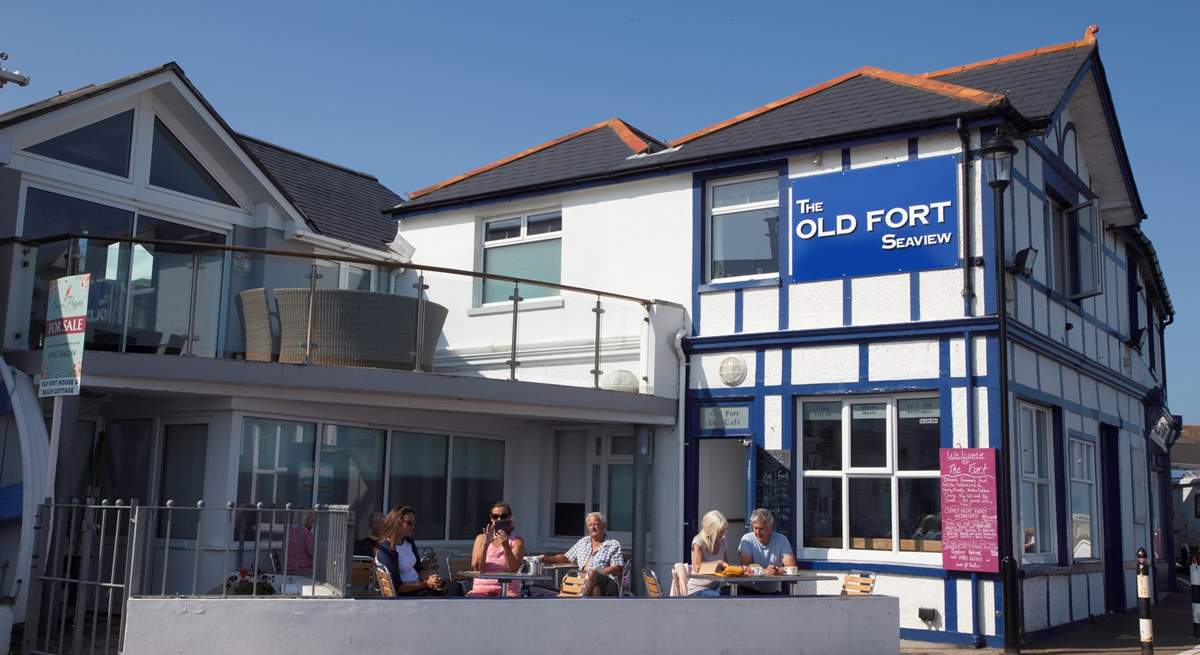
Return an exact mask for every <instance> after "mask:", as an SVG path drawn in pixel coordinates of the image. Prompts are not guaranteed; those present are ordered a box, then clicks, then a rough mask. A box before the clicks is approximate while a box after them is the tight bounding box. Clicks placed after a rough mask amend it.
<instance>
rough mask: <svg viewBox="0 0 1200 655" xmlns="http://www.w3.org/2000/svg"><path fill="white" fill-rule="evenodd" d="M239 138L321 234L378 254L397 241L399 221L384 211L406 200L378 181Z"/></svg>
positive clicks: (315, 159) (252, 140)
mask: <svg viewBox="0 0 1200 655" xmlns="http://www.w3.org/2000/svg"><path fill="white" fill-rule="evenodd" d="M237 136H238V138H239V140H240V141H241V143H242V145H243V146H245V148H246V150H247V151H249V152H250V154H252V155H253V156H254V158H255V159H256V160H257V161H258V163H259V164H260V165H261V166H262V167H263V168H264V169H265V170H266V171H267V172H268V173H269V174H270V176H271V177H272V178H274V180H275V182H276V183H277V184H278V185H279V186H281V187H282V189H283V190H284V191H285V192H286V193H287V195H288V196H290V197H291V200H292V203H293V204H294V205H296V208H297V209H299V210H300V212H301V213H302V214H304V218H305V219H306V220H307V221H308V223H309V224H310V225H311V226H312V227H313V229H314V230H316V231H317V232H319V233H321V234H322V235H324V236H328V237H333V238H335V239H342V240H343V241H349V242H351V243H357V244H360V245H364V246H369V247H372V248H377V249H384V248H385V247H386V245H387V244H388V243H390V242H391V241H392V239H394V238H395V237H396V222H395V221H393V220H392V219H390V218H388V217H386V216H384V215H383V211H384V210H386V209H391V208H392V207H395V206H396V205H397V204H400V202H402V201H401V198H400V196H398V195H396V194H395V193H393V192H392V190H391V189H389V188H387V187H385V186H384V185H383V184H382V183H380V182H379V180H378V179H377V178H375V177H374V176H372V175H368V174H366V173H362V172H359V171H356V170H352V169H349V168H345V167H343V166H338V165H337V164H331V163H329V162H326V161H323V160H320V159H317V158H315V157H310V156H309V155H305V154H302V153H299V152H296V151H294V150H288V149H287V148H283V147H280V146H277V145H275V144H273V143H267V142H266V141H261V140H259V139H255V138H254V137H250V136H246V135H244V134H239V135H237Z"/></svg>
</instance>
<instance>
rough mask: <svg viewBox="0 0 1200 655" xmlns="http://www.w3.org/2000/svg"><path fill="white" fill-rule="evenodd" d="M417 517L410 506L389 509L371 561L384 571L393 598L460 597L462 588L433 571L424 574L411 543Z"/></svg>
mask: <svg viewBox="0 0 1200 655" xmlns="http://www.w3.org/2000/svg"><path fill="white" fill-rule="evenodd" d="M416 527H417V514H416V512H414V511H413V509H412V508H411V507H408V506H402V507H396V508H393V509H392V511H390V512H388V514H387V516H386V517H385V518H384V519H383V527H382V528H381V529H380V539H379V544H378V545H377V546H376V548H375V562H376V563H377V564H379V565H380V566H383V567H384V568H386V569H387V571H388V577H390V578H391V582H392V588H393V589H395V590H396V596H397V597H427V596H461V595H462V586H461V585H460V584H458V583H457V582H453V581H446V580H443V579H442V577H441V576H439V575H438V574H437V571H425V570H423V568H422V566H421V558H420V556H418V555H417V553H418V552H420V551H419V550H418V549H417V544H416V543H415V542H413V540H412V533H413V530H414V529H415V528H416Z"/></svg>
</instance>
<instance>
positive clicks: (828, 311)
mask: <svg viewBox="0 0 1200 655" xmlns="http://www.w3.org/2000/svg"><path fill="white" fill-rule="evenodd" d="M842 322H843V319H842V281H841V280H825V281H822V282H802V283H800V284H792V285H789V286H788V327H789V329H792V330H815V329H819V328H830V327H839V326H841V325H842Z"/></svg>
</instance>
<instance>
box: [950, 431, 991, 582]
mask: <svg viewBox="0 0 1200 655" xmlns="http://www.w3.org/2000/svg"><path fill="white" fill-rule="evenodd" d="M941 468H942V568H943V569H947V570H951V571H977V572H986V573H998V572H999V571H1000V530H999V526H1000V522H999V520H998V519H997V512H996V450H995V449H994V448H942V449H941Z"/></svg>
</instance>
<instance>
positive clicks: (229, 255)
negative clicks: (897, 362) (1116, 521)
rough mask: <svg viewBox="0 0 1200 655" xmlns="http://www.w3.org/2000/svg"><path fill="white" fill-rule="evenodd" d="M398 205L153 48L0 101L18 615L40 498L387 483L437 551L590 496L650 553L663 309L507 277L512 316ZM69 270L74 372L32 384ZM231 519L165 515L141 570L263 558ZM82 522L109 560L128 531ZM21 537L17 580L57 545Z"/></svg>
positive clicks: (9, 478)
mask: <svg viewBox="0 0 1200 655" xmlns="http://www.w3.org/2000/svg"><path fill="white" fill-rule="evenodd" d="M401 202H402V200H401V198H400V197H399V196H397V195H396V194H394V193H392V192H391V191H390V190H388V189H387V188H385V187H384V186H383V185H381V184H380V183H379V182H378V180H376V179H375V178H374V177H372V176H371V175H369V174H366V173H361V172H358V171H355V170H352V169H348V168H345V167H343V166H340V165H337V164H332V163H329V162H325V161H322V160H319V159H316V158H314V157H311V156H308V155H304V154H301V153H297V152H294V151H291V150H288V149H286V148H283V147H280V146H276V145H273V144H269V143H266V142H263V141H260V140H257V139H254V138H252V137H249V136H246V135H242V134H239V133H237V132H235V131H233V130H232V128H230V126H229V125H228V124H227V123H226V122H225V121H224V119H222V117H221V116H220V115H218V114H217V113H216V111H215V110H214V108H213V107H212V106H211V105H209V104H208V102H207V101H205V99H204V97H203V96H202V95H201V94H200V92H199V91H198V90H197V89H196V88H195V87H194V86H193V85H192V84H191V83H190V82H189V81H188V79H187V77H186V76H185V75H184V73H183V71H182V70H181V69H180V68H179V67H178V66H177V65H175V64H173V63H172V64H167V65H165V66H162V67H159V68H155V69H151V70H148V71H144V72H142V73H138V74H135V75H132V76H129V77H126V78H123V79H120V80H116V81H113V82H109V83H106V84H102V85H98V86H96V85H92V86H87V87H84V88H82V89H78V90H76V91H71V92H68V93H65V94H61V95H58V96H55V97H52V98H49V99H47V100H45V101H42V102H39V103H36V104H34V105H30V106H28V107H23V108H21V109H17V110H14V111H11V112H8V113H5V114H0V239H3V241H0V271H3V278H2V279H4V280H5V282H4V284H3V285H0V287H2V289H0V331H2V332H0V333H2V335H3V337H2V338H3V344H4V360H5V361H6V364H5V365H4V366H3V367H2V368H3V372H4V374H5V376H4V378H3V380H4V386H5V390H6V393H5V394H4V396H5V399H6V400H8V401H11V408H10V407H9V406H8V405H9V403H8V402H6V403H3V404H2V405H0V409H3V410H5V411H3V413H0V419H2V420H3V423H2V425H3V426H4V430H3V431H2V434H3V436H4V439H5V442H4V443H5V446H4V451H3V452H4V456H3V460H2V461H3V465H2V467H0V468H2V470H3V479H2V480H0V487H3V488H4V490H5V491H4V493H6V494H7V495H6V498H7V500H8V501H9V502H7V503H5V507H6V512H7V514H6V516H5V518H6V519H9V520H8V521H7V522H5V523H0V548H2V549H3V550H2V552H3V554H2V555H0V559H3V560H7V562H8V568H7V573H6V577H5V578H4V580H3V584H4V585H5V590H4V592H3V593H5V594H11V595H13V596H16V597H17V598H18V600H17V603H16V614H17V617H16V618H17V621H18V622H19V621H21V620H22V619H23V618H24V615H25V610H26V602H25V598H26V594H27V593H28V592H29V589H30V587H31V586H32V585H31V583H30V575H31V574H30V557H31V555H33V554H34V542H35V539H36V538H37V537H38V534H37V533H35V530H34V527H35V521H34V516H35V514H36V513H37V511H38V504H39V503H40V502H41V501H42V499H43V498H46V497H52V498H54V499H55V500H56V501H58V502H60V503H65V502H68V501H70V499H73V498H74V499H85V498H93V499H95V500H97V501H98V500H100V499H108V500H110V501H116V500H121V501H123V502H125V503H131V502H136V503H139V504H141V505H163V504H165V503H166V502H167V501H168V500H171V501H174V503H175V504H176V505H178V506H194V504H195V503H196V502H197V501H201V500H203V501H205V503H206V504H207V506H208V507H209V508H223V507H224V506H225V505H226V503H227V502H233V503H237V504H238V506H242V507H246V506H253V505H254V504H255V503H260V502H261V503H264V505H265V507H267V508H271V507H279V508H282V507H283V506H284V505H285V504H286V503H291V504H293V505H294V506H295V507H298V508H303V507H310V506H314V505H317V504H347V505H349V506H350V510H351V512H352V514H353V516H354V518H355V534H354V535H352V536H354V537H362V536H364V535H365V534H366V532H367V529H368V525H367V518H368V516H369V514H370V513H371V512H375V511H381V510H386V509H387V508H388V507H391V506H395V505H399V504H407V505H411V506H413V507H415V508H416V511H417V513H418V516H419V521H420V526H421V527H420V528H419V529H418V531H417V533H416V537H417V538H418V539H419V540H420V541H421V545H422V546H426V547H433V548H436V549H438V551H439V552H441V553H442V561H443V562H445V561H446V559H447V557H448V556H451V555H455V554H458V553H462V552H469V549H470V544H471V541H472V540H473V538H474V537H475V535H476V534H477V533H478V532H479V530H480V528H481V527H482V526H483V525H484V524H485V523H486V522H487V512H488V510H489V508H490V507H491V505H492V503H494V502H495V501H498V500H507V501H508V502H510V503H511V504H512V506H513V507H514V509H515V512H516V516H515V519H516V525H517V530H518V532H519V533H520V534H522V535H523V536H524V537H525V538H526V542H527V549H528V550H529V552H561V551H563V550H565V549H566V548H567V547H568V546H569V545H570V544H572V543H573V542H574V540H575V539H577V538H578V536H579V535H581V534H582V531H583V517H584V514H585V513H586V512H587V511H590V510H593V509H599V510H601V511H604V512H606V513H607V515H608V516H609V522H610V532H611V533H612V534H613V536H615V537H618V538H620V539H621V540H622V542H623V543H624V544H625V546H626V547H627V548H631V549H632V550H633V553H634V554H635V555H636V556H637V557H638V558H639V560H640V561H639V562H638V564H639V566H640V565H645V564H649V565H652V566H654V565H658V564H659V563H660V561H661V562H663V563H664V564H663V565H664V566H669V563H670V562H671V561H673V560H674V558H675V553H674V548H673V545H674V544H675V543H677V542H678V541H679V539H680V538H681V532H680V527H679V526H678V525H677V521H675V517H677V516H678V513H679V506H680V503H681V499H680V498H679V487H678V484H677V481H678V479H679V476H678V472H677V471H678V467H679V465H680V464H679V462H680V454H681V449H680V447H679V440H678V439H677V438H675V436H674V425H675V423H676V420H677V415H678V413H679V411H680V409H681V407H682V404H681V402H680V401H679V399H678V393H677V390H678V389H679V387H680V385H679V375H680V372H681V370H682V369H681V366H680V360H679V356H678V355H677V352H678V351H677V337H678V338H682V336H683V334H685V332H683V331H682V328H683V327H684V316H685V312H684V308H683V307H681V306H677V305H672V304H670V303H665V302H659V301H655V300H653V298H652V297H650V296H646V297H640V296H639V297H633V296H632V295H631V294H623V295H622V293H621V292H622V291H623V290H628V289H629V288H632V285H625V286H624V287H616V286H614V287H605V286H603V285H601V286H600V287H599V288H598V290H590V289H587V288H584V287H586V286H587V285H585V284H577V285H576V286H575V287H572V288H571V289H568V288H565V287H563V288H559V287H554V288H545V287H542V288H539V287H532V286H529V285H525V287H524V290H523V291H522V292H521V293H522V295H524V296H527V297H528V298H529V299H528V300H526V301H525V303H524V304H523V305H522V311H521V312H520V313H519V316H518V319H519V321H518V322H514V319H513V313H512V311H511V306H497V307H493V306H486V307H485V306H481V304H480V303H479V302H477V298H476V297H477V296H479V295H480V294H484V295H488V297H490V294H492V293H493V289H494V288H495V287H493V286H492V285H499V284H503V285H505V288H504V289H500V290H497V291H495V293H496V294H498V295H499V296H507V295H509V294H510V293H511V289H512V286H513V281H512V280H511V279H506V280H498V279H495V278H493V279H490V280H488V282H487V284H486V286H485V285H484V283H483V280H482V278H481V277H479V276H473V275H472V274H471V271H472V270H473V269H474V266H473V265H472V263H471V262H466V264H465V268H464V270H463V271H454V270H433V269H424V268H421V267H420V265H419V264H417V263H415V262H414V261H413V247H412V246H411V245H410V244H409V243H408V242H407V241H406V240H405V239H404V238H402V237H399V236H397V234H396V223H395V221H394V220H393V219H390V218H388V217H385V216H384V215H383V214H382V211H383V210H385V209H390V208H392V207H394V206H396V205H397V204H400V203H401ZM555 225H556V223H555V220H554V219H551V220H547V221H545V222H544V223H542V224H541V226H542V227H541V229H545V230H546V231H547V232H546V234H547V235H549V234H550V233H552V232H553V231H554V230H555V229H557V228H555ZM543 238H548V236H545V237H543ZM447 243H449V242H447ZM431 250H434V251H436V250H437V249H436V248H431ZM430 254H431V255H433V252H431V253H430ZM431 259H437V258H436V257H431ZM438 263H441V262H438ZM680 263H682V261H681V262H680ZM78 273H90V274H91V276H92V278H91V285H90V289H89V290H90V302H89V307H88V331H87V335H86V345H87V349H86V356H85V363H84V369H83V377H82V384H81V387H82V390H81V393H80V395H79V396H74V397H63V398H59V399H54V400H52V399H44V400H39V399H38V398H36V393H35V391H34V388H35V385H34V384H33V378H35V377H36V376H37V375H38V373H39V371H40V370H41V352H40V350H41V344H42V341H41V335H42V329H43V326H44V323H45V320H46V304H47V287H48V284H49V281H50V280H52V279H55V278H58V277H60V276H63V275H70V274H78ZM566 279H568V278H564V280H566ZM418 282H423V284H424V287H425V288H427V292H425V291H421V292H419V291H418V289H416V288H414V286H413V285H414V284H416V283H418ZM687 288H688V287H687V284H686V282H680V283H678V284H677V288H676V289H675V290H674V292H673V293H665V292H664V294H663V295H665V296H666V295H669V296H672V297H685V296H686V291H687ZM418 294H419V295H418ZM550 295H554V296H555V297H554V298H543V297H536V296H550ZM643 298H645V299H643ZM310 300H311V302H310ZM598 305H599V307H600V309H602V310H603V314H597V313H596V312H594V311H593V309H595V308H597V306H598ZM534 309H538V311H532V310H534ZM543 309H544V310H546V311H541V310H543ZM598 316H603V320H602V321H601V322H600V325H599V328H597V320H596V319H597V317H598ZM297 326H299V327H297ZM422 336H423V337H424V338H423V339H422V338H421V337H422ZM514 348H515V352H514ZM601 387H603V388H601ZM47 444H51V445H57V446H58V447H57V449H53V448H52V449H51V451H50V452H47ZM55 457H56V458H57V466H55V469H56V471H57V474H56V475H55V476H54V485H53V487H52V488H51V487H49V486H48V477H49V476H47V475H46V471H47V470H49V469H48V467H50V466H53V465H52V464H51V462H53V461H54V458H55ZM639 473H640V475H639ZM556 481H561V482H556ZM556 484H559V486H558V487H557V492H555V491H554V490H555V489H556V486H555V485H556ZM555 493H557V494H558V495H557V496H554V494H555ZM552 497H557V499H558V502H550V501H549V500H548V499H550V498H552ZM635 499H636V500H637V501H638V502H637V503H635ZM635 506H636V507H638V508H642V509H640V510H639V511H637V512H635ZM81 511H82V510H81ZM72 516H74V515H72ZM127 519H128V517H127V516H126V520H127ZM62 520H66V519H62ZM71 520H72V521H75V520H77V519H75V518H72V519H71ZM647 520H648V521H650V524H648V525H647V524H646V523H644V521H647ZM263 521H265V519H259V520H258V521H257V523H258V524H259V525H260V526H261V525H264V523H263ZM276 523H278V522H277V521H275V520H272V521H270V522H269V523H268V524H267V525H268V526H271V525H274V524H276ZM47 525H48V524H47ZM56 525H57V524H56ZM43 527H45V526H43ZM635 527H636V528H640V529H639V530H637V531H636V532H637V534H638V538H635V537H634V534H635ZM79 529H80V535H79V540H76V541H75V542H73V543H75V544H76V547H77V548H78V544H79V543H80V542H81V541H82V539H83V531H84V528H82V527H81V528H79ZM92 529H97V528H96V526H92ZM109 529H112V528H111V526H110V527H109ZM232 530H233V527H232V526H231V525H230V521H229V520H228V519H226V520H224V521H222V520H219V519H215V520H204V521H202V522H201V523H200V524H199V526H197V523H196V519H195V517H194V516H193V517H191V518H190V520H184V521H182V522H177V524H176V527H175V531H174V532H173V533H171V535H170V536H171V537H172V538H171V539H165V538H164V537H166V536H168V535H166V534H164V533H162V531H161V529H160V532H159V533H158V534H157V535H154V537H153V539H152V540H151V542H150V552H151V557H150V559H149V560H147V561H148V562H152V564H153V565H150V564H146V565H144V566H143V568H145V569H147V570H148V571H152V573H148V575H150V576H152V577H151V578H148V579H147V580H148V581H149V582H150V583H151V584H152V585H153V587H154V588H155V589H156V590H157V589H159V588H162V589H165V590H166V591H167V593H172V592H188V591H189V590H190V591H191V592H193V593H195V592H197V591H199V592H200V593H203V592H204V591H207V590H208V589H209V588H210V587H211V586H212V585H213V584H219V582H220V581H222V580H224V578H225V576H226V575H228V572H229V571H230V570H231V569H230V567H231V566H233V568H234V570H236V569H237V568H239V567H249V568H254V567H255V566H258V567H260V568H261V569H262V570H270V567H271V562H270V561H269V553H268V551H272V550H274V551H276V554H278V551H280V550H282V549H283V544H282V542H281V541H280V540H279V539H278V538H275V537H268V538H267V540H266V541H267V543H266V544H265V545H264V547H263V549H262V552H261V553H259V551H258V550H251V551H246V552H243V553H241V554H240V555H238V556H237V557H238V561H237V562H236V563H232V564H231V561H230V556H229V555H228V554H227V553H226V549H227V548H228V547H229V545H230V544H231V543H232V542H233V541H234V540H236V539H238V536H236V535H235V534H234V533H233V532H232ZM40 534H41V538H43V539H46V538H48V537H47V535H48V534H49V532H48V531H47V530H42V531H41V533H40ZM245 534H247V532H246V531H239V535H241V536H245ZM60 536H61V530H60ZM276 536H277V535H276ZM97 537H98V538H97V539H95V542H96V543H99V544H106V545H107V546H108V553H109V555H108V557H112V553H113V552H114V548H117V547H120V548H126V547H128V543H127V542H126V541H125V540H124V537H122V538H121V539H120V540H119V544H115V543H110V542H109V541H106V539H108V538H106V537H104V536H103V535H97ZM64 543H66V542H64ZM84 543H86V542H84ZM104 547H105V546H103V545H102V546H101V549H102V551H101V552H102V553H103V548H104ZM238 547H241V544H240V543H239V544H238ZM168 550H169V551H171V555H170V558H169V566H168V563H167V560H166V557H167V555H166V551H168ZM122 552H124V551H122ZM663 552H665V553H666V555H665V556H663V557H665V559H663V557H659V556H658V555H656V553H663ZM193 553H199V555H197V558H198V559H197V562H198V563H197V564H196V566H197V567H198V569H197V570H198V574H197V576H198V577H199V579H200V580H201V586H200V587H199V588H197V587H196V584H197V583H195V582H193V580H194V577H193V572H192V568H191V566H192V559H191V558H192V554H193ZM256 555H257V556H258V559H257V560H254V557H255V556H256ZM38 556H39V557H40V558H41V560H40V564H39V561H38V560H35V569H34V573H33V575H34V577H35V580H34V581H33V582H34V584H37V579H38V578H37V576H39V575H40V576H45V575H50V574H51V573H50V572H51V571H52V569H53V567H54V566H56V563H55V561H54V558H53V557H51V558H50V559H49V560H47V558H46V557H45V554H44V552H41V554H40V555H38ZM37 566H41V567H43V568H41V569H39V568H36V567H37ZM113 566H114V567H116V564H115V563H114V564H113ZM160 567H162V568H166V569H168V570H167V571H166V572H165V573H164V572H163V571H162V570H161V568H160ZM114 570H115V568H114ZM39 571H40V573H39ZM164 578H165V580H164ZM164 584H165V586H162V585H164ZM50 586H53V585H50V584H49V583H47V586H46V589H47V590H48V589H49V588H50ZM47 593H49V592H47ZM72 607H74V605H72ZM64 608H65V605H64ZM118 613H119V610H118ZM44 620H45V619H44V618H43V621H44Z"/></svg>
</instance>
